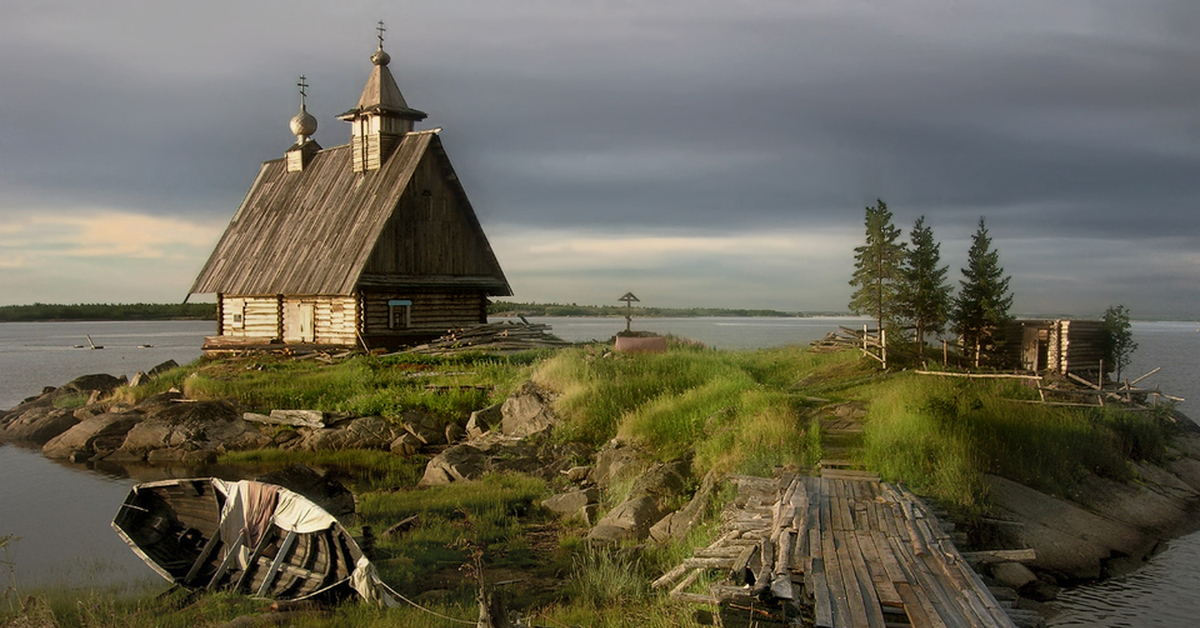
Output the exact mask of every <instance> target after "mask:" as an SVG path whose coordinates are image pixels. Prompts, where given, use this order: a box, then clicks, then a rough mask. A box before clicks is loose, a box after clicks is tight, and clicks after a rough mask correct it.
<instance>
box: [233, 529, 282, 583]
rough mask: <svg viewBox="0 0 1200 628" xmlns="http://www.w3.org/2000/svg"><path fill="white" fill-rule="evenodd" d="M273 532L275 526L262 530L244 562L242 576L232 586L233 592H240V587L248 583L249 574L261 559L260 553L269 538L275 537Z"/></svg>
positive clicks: (265, 546)
mask: <svg viewBox="0 0 1200 628" xmlns="http://www.w3.org/2000/svg"><path fill="white" fill-rule="evenodd" d="M275 530H276V528H275V526H268V527H267V529H266V530H263V533H262V538H260V539H258V543H257V544H256V545H255V546H254V551H253V552H251V554H250V558H249V560H247V561H246V568H245V569H243V570H242V574H241V575H240V576H238V580H237V583H236V584H234V585H233V589H234V590H235V591H240V590H241V589H242V586H243V585H245V584H246V583H247V582H248V581H249V577H250V572H252V571H254V570H255V569H256V568H257V566H258V559H259V558H260V557H262V553H263V551H264V550H266V548H267V544H268V543H269V542H270V540H271V538H272V537H274V536H276V533H275Z"/></svg>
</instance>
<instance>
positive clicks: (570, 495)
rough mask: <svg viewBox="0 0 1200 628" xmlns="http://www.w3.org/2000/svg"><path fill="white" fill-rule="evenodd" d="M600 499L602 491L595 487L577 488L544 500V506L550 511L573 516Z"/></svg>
mask: <svg viewBox="0 0 1200 628" xmlns="http://www.w3.org/2000/svg"><path fill="white" fill-rule="evenodd" d="M599 499H600V491H598V490H597V489H595V488H584V489H575V490H573V491H567V492H566V493H559V494H557V495H554V496H553V497H550V498H547V499H544V500H542V507H544V508H545V509H546V510H549V511H550V512H554V513H557V514H560V515H565V516H571V515H576V514H581V513H582V512H583V509H584V508H586V507H587V506H588V505H590V504H595V503H596V502H597V501H598V500H599Z"/></svg>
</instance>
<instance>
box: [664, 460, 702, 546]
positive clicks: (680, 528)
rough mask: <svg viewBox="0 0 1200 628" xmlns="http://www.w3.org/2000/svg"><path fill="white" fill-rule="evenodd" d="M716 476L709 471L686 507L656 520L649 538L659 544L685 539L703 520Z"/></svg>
mask: <svg viewBox="0 0 1200 628" xmlns="http://www.w3.org/2000/svg"><path fill="white" fill-rule="evenodd" d="M716 486H717V476H716V474H715V473H713V472H712V471H709V472H708V473H707V474H706V475H705V476H704V480H703V481H702V482H701V483H700V489H699V490H697V491H696V494H695V495H693V496H692V499H691V500H690V501H689V502H688V503H687V505H686V506H684V507H683V508H680V509H679V510H677V511H675V512H673V513H671V514H669V515H667V516H665V517H663V518H662V519H659V520H658V523H655V524H654V525H653V526H651V528H650V538H651V539H652V540H654V541H657V542H659V543H667V542H670V541H678V540H682V539H683V538H685V537H686V536H687V535H688V533H689V532H691V531H692V528H693V527H695V525H696V523H697V522H699V521H700V520H701V519H703V518H704V515H705V512H706V511H707V510H708V506H709V502H710V501H711V500H712V496H713V493H714V492H715V491H716Z"/></svg>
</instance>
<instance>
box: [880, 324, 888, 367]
mask: <svg viewBox="0 0 1200 628" xmlns="http://www.w3.org/2000/svg"><path fill="white" fill-rule="evenodd" d="M879 355H880V356H881V359H880V362H883V370H885V371H886V370H887V330H886V329H884V328H882V327H880V328H879Z"/></svg>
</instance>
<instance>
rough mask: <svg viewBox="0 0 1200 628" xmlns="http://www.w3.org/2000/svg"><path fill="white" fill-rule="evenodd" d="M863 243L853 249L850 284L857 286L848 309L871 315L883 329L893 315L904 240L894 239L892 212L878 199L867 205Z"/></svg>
mask: <svg viewBox="0 0 1200 628" xmlns="http://www.w3.org/2000/svg"><path fill="white" fill-rule="evenodd" d="M865 223H866V240H867V241H866V243H865V244H863V245H862V246H859V247H855V249H854V276H853V277H852V278H851V279H850V285H851V286H855V287H857V288H858V289H857V290H855V291H854V294H853V295H851V297H850V311H852V312H854V313H855V314H863V315H867V316H871V317H873V318H874V319H875V322H876V323H877V324H878V325H879V329H881V330H882V329H883V328H884V325H885V324H887V323H889V322H892V321H894V320H895V319H896V315H897V312H896V291H897V289H898V287H899V283H900V279H901V275H900V269H901V266H902V265H903V264H904V254H905V249H904V243H902V242H897V241H896V239H897V238H899V237H900V230H899V229H897V228H896V226H895V225H893V224H892V212H890V211H888V208H887V205H886V204H885V203H884V202H883V201H881V200H878V199H877V200H876V201H875V207H868V208H867V214H866V220H865Z"/></svg>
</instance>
